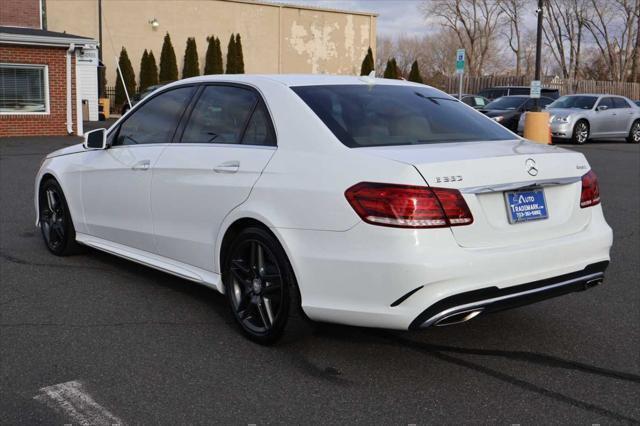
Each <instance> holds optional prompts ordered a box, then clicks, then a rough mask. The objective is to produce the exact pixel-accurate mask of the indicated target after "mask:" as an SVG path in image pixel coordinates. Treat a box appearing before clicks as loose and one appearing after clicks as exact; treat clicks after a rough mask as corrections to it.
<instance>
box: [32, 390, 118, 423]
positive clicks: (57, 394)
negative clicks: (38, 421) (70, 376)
mask: <svg viewBox="0 0 640 426" xmlns="http://www.w3.org/2000/svg"><path fill="white" fill-rule="evenodd" d="M33 399H35V400H36V401H40V402H42V403H44V404H46V405H47V406H49V407H50V408H52V409H53V410H56V411H59V412H62V413H63V414H66V415H68V416H69V417H71V418H72V419H73V420H74V421H76V422H77V423H79V424H80V425H83V426H89V425H98V426H112V425H122V424H123V423H122V420H120V419H119V418H117V417H116V416H114V415H113V414H111V412H110V411H109V410H107V409H106V408H104V407H103V406H101V405H100V404H98V403H97V402H95V401H94V400H93V398H92V397H91V395H89V394H88V393H87V392H86V391H85V390H84V387H83V385H82V383H80V382H78V381H76V380H73V381H70V382H66V383H59V384H57V385H53V386H47V387H44V388H42V389H40V391H39V393H38V395H36V396H34V397H33Z"/></svg>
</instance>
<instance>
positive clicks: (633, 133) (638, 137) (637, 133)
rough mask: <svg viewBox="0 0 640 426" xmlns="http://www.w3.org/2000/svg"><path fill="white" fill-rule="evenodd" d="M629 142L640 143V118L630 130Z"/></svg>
mask: <svg viewBox="0 0 640 426" xmlns="http://www.w3.org/2000/svg"><path fill="white" fill-rule="evenodd" d="M627 142H629V143H640V120H636V121H634V122H633V124H632V125H631V130H629V136H627Z"/></svg>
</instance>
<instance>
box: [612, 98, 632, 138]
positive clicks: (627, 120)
mask: <svg viewBox="0 0 640 426" xmlns="http://www.w3.org/2000/svg"><path fill="white" fill-rule="evenodd" d="M613 106H614V107H615V110H616V127H615V129H614V130H613V131H614V132H615V133H616V136H627V134H628V133H629V129H631V122H632V121H633V119H634V115H633V108H631V105H629V103H628V102H627V101H626V100H625V99H624V98H619V97H615V98H613Z"/></svg>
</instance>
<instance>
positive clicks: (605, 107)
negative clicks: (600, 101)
mask: <svg viewBox="0 0 640 426" xmlns="http://www.w3.org/2000/svg"><path fill="white" fill-rule="evenodd" d="M608 108H609V107H608V106H606V105H599V106H598V108H596V110H598V111H606V110H607V109H608Z"/></svg>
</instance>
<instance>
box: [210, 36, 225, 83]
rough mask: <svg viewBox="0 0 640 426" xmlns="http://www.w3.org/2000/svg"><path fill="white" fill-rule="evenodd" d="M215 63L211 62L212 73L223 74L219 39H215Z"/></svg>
mask: <svg viewBox="0 0 640 426" xmlns="http://www.w3.org/2000/svg"><path fill="white" fill-rule="evenodd" d="M215 53H216V55H215V61H214V62H213V73H214V74H224V66H223V65H222V47H220V39H219V38H218V37H216V47H215Z"/></svg>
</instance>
